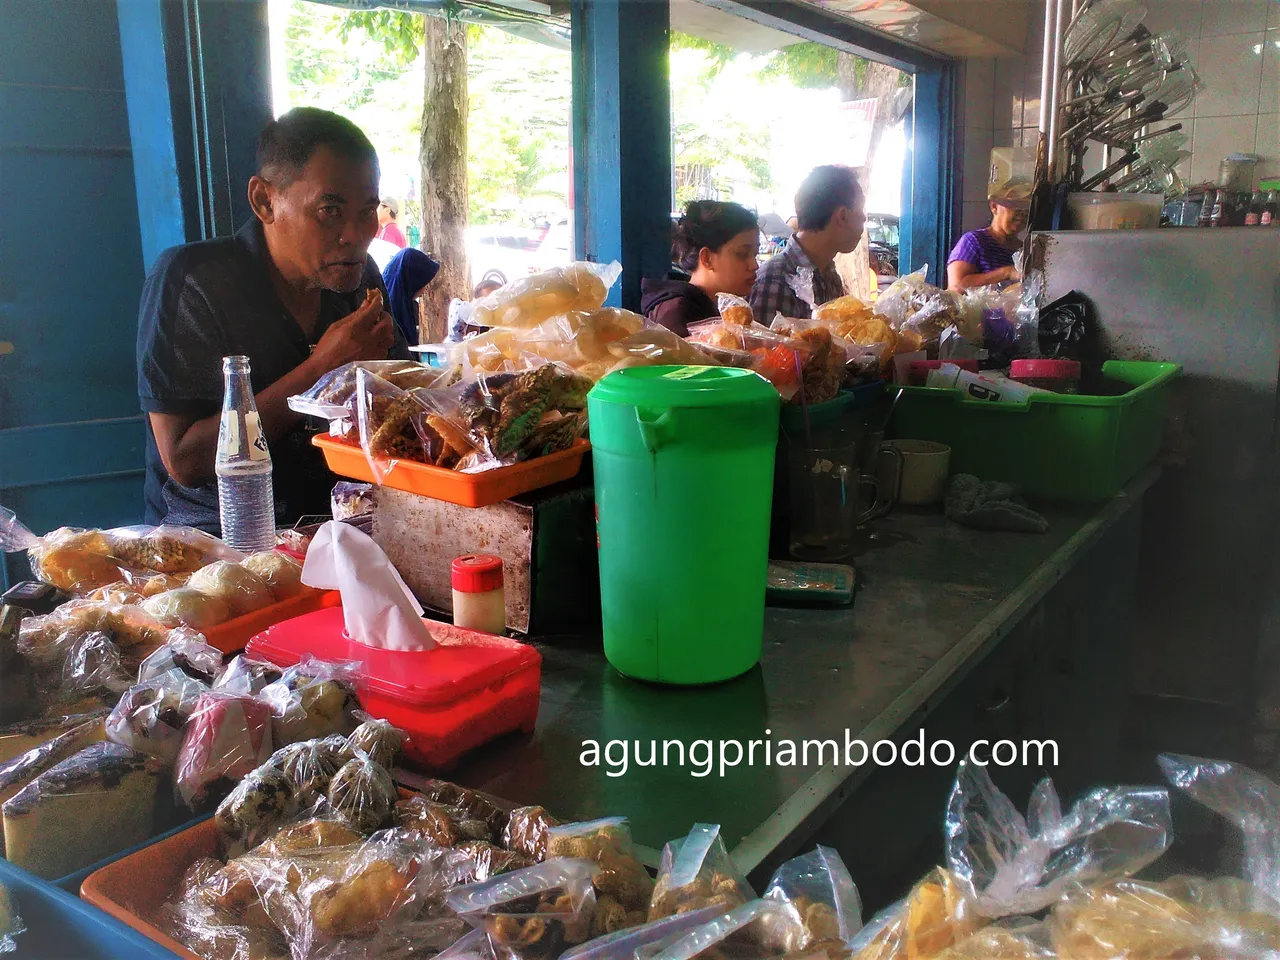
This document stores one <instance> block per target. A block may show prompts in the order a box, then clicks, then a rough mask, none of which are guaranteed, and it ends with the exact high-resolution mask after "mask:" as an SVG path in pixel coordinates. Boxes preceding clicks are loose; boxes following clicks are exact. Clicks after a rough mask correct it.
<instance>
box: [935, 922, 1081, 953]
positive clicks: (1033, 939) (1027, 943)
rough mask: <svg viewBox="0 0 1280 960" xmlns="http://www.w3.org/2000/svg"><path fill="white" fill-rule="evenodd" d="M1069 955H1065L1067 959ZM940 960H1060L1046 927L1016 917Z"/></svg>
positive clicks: (963, 942)
mask: <svg viewBox="0 0 1280 960" xmlns="http://www.w3.org/2000/svg"><path fill="white" fill-rule="evenodd" d="M1067 956H1069V955H1065V954H1064V955H1063V957H1064V958H1065V957H1067ZM937 960H1060V958H1059V955H1058V952H1057V951H1056V950H1055V949H1054V948H1053V946H1052V944H1051V942H1050V933H1049V930H1048V929H1047V925H1046V924H1044V923H1042V922H1039V921H1035V920H1030V919H1028V918H1025V917H1017V918H1013V919H1010V920H1002V921H1000V922H998V923H993V924H991V926H989V927H983V928H982V929H981V930H978V931H977V932H975V933H973V934H971V935H970V936H968V937H966V938H965V939H963V940H961V941H960V942H959V943H957V944H956V945H955V946H953V947H949V948H948V949H946V950H944V951H942V953H940V954H938V955H937Z"/></svg>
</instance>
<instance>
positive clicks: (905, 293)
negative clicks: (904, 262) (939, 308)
mask: <svg viewBox="0 0 1280 960" xmlns="http://www.w3.org/2000/svg"><path fill="white" fill-rule="evenodd" d="M928 275H929V265H928V264H927V263H926V264H925V265H924V266H923V267H921V268H920V269H919V270H917V271H915V272H914V273H908V274H906V275H904V276H901V277H899V278H898V279H897V280H895V281H893V283H892V284H890V285H889V287H888V289H886V290H885V291H884V293H882V294H880V296H879V298H878V299H877V300H876V306H875V312H876V314H877V315H879V316H881V317H883V318H884V319H885V320H887V321H888V322H889V323H890V324H891V325H892V326H893V327H894V328H895V329H897V328H898V327H901V326H902V324H904V323H906V321H907V318H908V317H910V316H911V314H913V313H915V311H916V310H918V309H919V308H920V306H921V305H922V300H923V299H924V298H925V297H926V296H927V295H928V294H929V293H931V292H938V288H937V287H931V286H930V285H929V284H928V283H927V282H926V280H925V278H926V277H928Z"/></svg>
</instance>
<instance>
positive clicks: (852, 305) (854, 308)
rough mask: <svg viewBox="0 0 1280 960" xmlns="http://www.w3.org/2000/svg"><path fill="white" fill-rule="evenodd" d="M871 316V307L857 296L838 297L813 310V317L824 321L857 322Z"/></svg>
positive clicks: (838, 322)
mask: <svg viewBox="0 0 1280 960" xmlns="http://www.w3.org/2000/svg"><path fill="white" fill-rule="evenodd" d="M870 316H871V308H870V307H869V306H867V305H866V304H865V303H863V302H862V301H861V300H859V299H858V298H857V297H850V296H845V297H837V298H836V299H835V300H828V301H827V302H826V303H824V304H822V305H821V306H819V307H817V308H816V309H815V310H814V311H813V319H815V320H821V321H823V322H824V323H837V324H844V323H855V322H857V321H859V320H862V319H864V318H866V317H870Z"/></svg>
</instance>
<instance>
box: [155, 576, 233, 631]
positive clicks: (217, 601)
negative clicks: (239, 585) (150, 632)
mask: <svg viewBox="0 0 1280 960" xmlns="http://www.w3.org/2000/svg"><path fill="white" fill-rule="evenodd" d="M142 610H144V611H145V612H146V613H147V614H148V615H149V616H151V617H154V618H155V619H156V620H157V621H159V622H160V623H161V624H163V625H164V626H166V627H190V628H191V629H192V630H208V629H210V628H211V627H216V626H218V625H219V624H222V623H226V622H227V621H228V620H230V619H231V617H232V615H233V614H232V611H231V607H229V606H228V605H227V602H226V601H225V600H223V599H222V598H221V597H214V596H210V595H209V594H206V593H201V592H200V591H199V590H194V589H192V588H191V587H179V588H178V589H177V590H170V591H169V592H168V593H161V594H159V595H157V596H154V597H152V598H150V599H149V600H147V601H146V602H145V603H144V604H143V605H142Z"/></svg>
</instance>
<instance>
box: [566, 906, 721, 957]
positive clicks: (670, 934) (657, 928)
mask: <svg viewBox="0 0 1280 960" xmlns="http://www.w3.org/2000/svg"><path fill="white" fill-rule="evenodd" d="M723 913H724V911H723V910H721V909H719V908H718V907H703V908H702V909H700V910H690V911H689V912H687V913H678V914H676V915H675V916H672V917H664V918H663V919H661V920H655V921H653V922H652V923H646V924H643V925H641V926H638V927H629V928H627V929H625V930H619V931H617V932H615V933H606V934H604V935H603V936H599V937H593V938H592V939H591V940H588V941H587V942H586V943H584V944H582V945H581V946H577V947H574V948H573V949H572V950H569V951H567V952H566V953H565V954H564V955H563V957H562V960H635V958H636V957H639V956H641V955H642V954H646V955H647V954H648V953H649V951H650V949H651V948H653V947H654V946H658V945H666V944H669V943H675V942H676V941H678V940H679V939H680V938H681V937H683V936H684V935H685V934H686V933H688V932H690V931H691V930H693V929H694V928H695V927H700V926H702V925H703V924H704V923H707V922H708V921H710V920H714V919H715V918H716V917H718V916H720V915H722V914H723Z"/></svg>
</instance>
